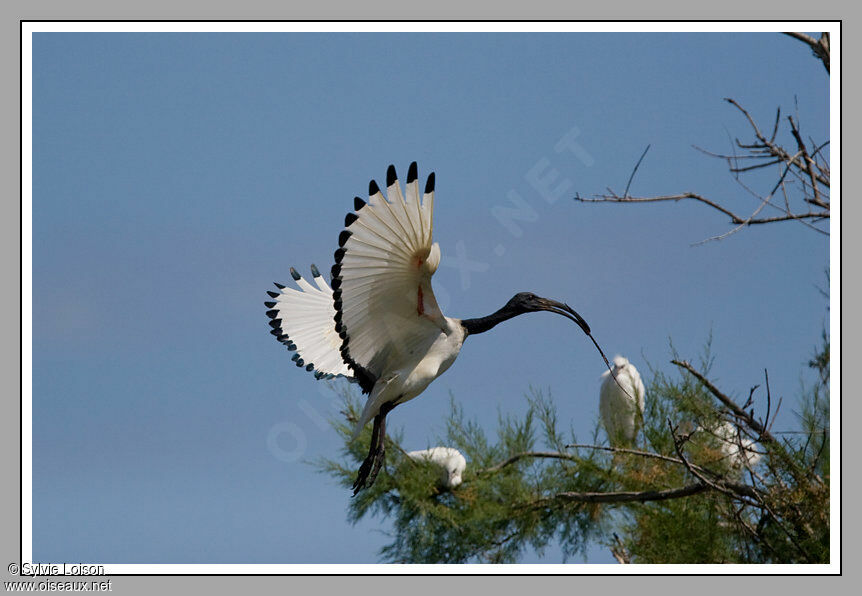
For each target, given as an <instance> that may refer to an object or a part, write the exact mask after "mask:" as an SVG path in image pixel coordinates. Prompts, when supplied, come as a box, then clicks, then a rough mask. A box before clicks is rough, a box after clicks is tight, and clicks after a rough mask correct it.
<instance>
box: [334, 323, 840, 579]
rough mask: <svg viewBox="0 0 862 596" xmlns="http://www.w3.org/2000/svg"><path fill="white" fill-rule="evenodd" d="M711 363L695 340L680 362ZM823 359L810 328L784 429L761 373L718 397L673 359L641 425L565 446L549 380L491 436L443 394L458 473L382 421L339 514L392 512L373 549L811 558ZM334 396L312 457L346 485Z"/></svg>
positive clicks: (824, 535)
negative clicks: (322, 450)
mask: <svg viewBox="0 0 862 596" xmlns="http://www.w3.org/2000/svg"><path fill="white" fill-rule="evenodd" d="M674 356H675V358H674V362H677V363H680V362H681V361H680V360H679V359H678V357H677V355H676V354H675V353H674ZM685 364H687V363H685ZM710 365H711V359H710V357H709V353H708V347H707V354H706V355H705V356H704V357H703V358H702V359H701V362H700V363H699V366H698V367H693V366H691V370H693V371H695V373H697V374H699V375H700V376H702V377H703V378H704V379H708V375H709V368H710ZM828 365H829V345H828V341H827V340H826V338H825V337H824V343H823V346H822V347H821V348H820V349H819V350H818V351H817V353H816V354H815V356H814V358H813V359H812V362H811V366H812V368H814V369H815V370H817V371H818V373H820V376H819V378H818V381H817V382H816V384H815V385H814V386H813V387H809V388H806V389H805V391H804V394H803V399H802V402H801V407H800V409H799V414H798V421H799V427H798V429H796V430H794V431H793V432H792V433H787V434H779V433H777V432H775V433H773V431H771V430H770V429H769V428H768V426H769V425H770V424H771V423H770V421H769V417H770V416H773V415H774V413H775V412H774V410H775V408H776V406H777V403H776V401H774V400H773V398H772V396H771V395H760V397H759V399H758V395H759V394H758V391H760V393H767V389H768V387H762V388H757V387H756V388H753V389H751V390H750V392H749V393H750V396H749V399H747V400H746V401H744V402H742V403H738V404H737V403H735V402H732V401H731V402H730V403H725V401H724V400H729V398H727V396H726V395H724V394H722V393H721V392H720V390H718V389H717V388H716V387H714V385H713V386H712V389H710V387H709V386H707V385H706V383H704V382H703V381H702V380H700V379H699V378H698V376H697V375H696V374H694V373H692V372H690V371H689V370H688V369H687V368H685V367H684V366H681V365H679V364H678V365H677V367H676V370H674V371H673V373H672V374H670V373H665V372H662V371H658V370H652V371H651V373H652V378H651V381H650V383H649V384H648V389H647V408H646V411H645V412H644V417H643V426H642V433H641V434H640V435H639V437H638V444H637V445H635V446H633V447H631V448H625V449H624V448H614V447H609V446H607V444H597V442H598V437H599V436H603V435H600V434H599V429H598V428H597V429H596V431H595V435H594V437H593V442H592V443H591V444H590V445H587V446H574V444H576V443H577V442H576V440H575V437H574V436H573V435H571V434H570V435H569V436H564V434H563V433H562V432H561V431H560V429H559V424H558V421H557V416H556V408H555V407H554V402H553V399H552V398H551V396H550V394H549V393H547V392H544V391H541V390H538V389H532V388H531V389H530V391H529V393H528V395H527V396H526V402H527V403H526V406H527V410H526V413H525V414H523V415H521V416H513V415H500V417H499V423H498V428H497V431H496V436H494V437H489V436H487V435H486V433H485V431H484V430H483V429H482V428H481V427H480V426H479V425H478V424H477V423H476V422H475V421H471V420H468V419H466V418H465V416H464V413H463V410H462V409H461V408H460V407H459V405H458V403H457V401H456V400H455V399H452V400H451V412H450V414H449V416H448V419H447V420H446V437H445V442H444V443H443V444H445V445H446V446H450V447H455V448H456V449H458V450H459V451H461V453H462V454H463V455H464V456H465V457H466V459H467V462H468V464H467V469H466V471H465V472H464V474H463V483H462V484H461V485H459V486H457V487H455V488H454V489H449V488H446V487H445V486H443V485H441V484H440V474H439V470H438V469H437V468H436V464H434V463H433V462H424V461H421V462H420V461H415V460H413V459H411V458H409V457H407V454H406V453H405V452H404V451H403V450H402V449H401V447H400V445H399V444H400V434H399V433H398V432H397V431H396V432H393V433H392V434H391V436H390V437H389V438H388V440H387V447H386V466H385V467H384V469H383V470H382V471H381V473H380V475H379V476H378V478H377V481H376V482H375V484H374V485H373V486H371V487H370V488H367V489H365V490H363V491H361V492H360V493H359V494H358V495H357V496H356V497H354V498H351V499H350V501H349V506H348V518H349V519H350V520H351V521H353V522H356V521H358V520H359V519H362V518H364V517H365V516H368V515H372V516H377V517H379V518H388V519H390V520H391V522H392V542H391V543H390V544H388V545H386V546H385V547H384V548H383V549H382V551H381V552H380V557H381V560H382V561H387V562H399V563H467V562H484V563H513V562H517V561H518V560H519V559H520V557H521V556H522V555H523V553H524V552H525V550H527V549H530V548H532V549H534V550H536V551H537V552H539V553H541V552H542V551H543V549H544V548H546V547H547V546H548V545H549V544H552V543H557V544H559V545H560V546H561V547H562V550H563V553H564V554H565V556H566V557H567V558H568V557H571V556H573V555H583V554H584V553H585V550H586V547H587V545H588V544H589V543H590V542H591V541H598V542H600V543H603V544H605V545H607V547H608V548H609V549H611V551H612V552H613V553H614V556H615V557H616V558H617V559H618V560H619V561H620V562H626V563H628V562H631V563H796V562H806V563H825V562H828V561H829V377H828ZM689 366H690V365H689ZM765 384H766V383H764V385H765ZM716 393H719V394H720V395H722V396H723V397H724V400H722V399H721V398H719V397H718V396H717V395H716ZM343 397H344V406H345V407H344V410H343V412H342V413H343V415H344V416H343V418H340V419H338V420H334V421H333V425H334V427H335V428H336V429H337V430H338V432H339V433H340V434H341V436H342V437H343V438H344V439H345V446H344V449H343V453H342V455H343V457H342V459H341V460H339V461H335V460H323V461H320V462H318V466H319V467H320V468H321V469H322V470H324V471H325V472H327V473H329V474H331V475H332V476H334V477H335V478H337V479H338V480H339V481H340V483H341V484H342V485H343V486H344V487H345V489H349V487H350V486H351V485H352V483H353V480H354V478H355V475H356V470H357V469H358V467H359V464H360V463H361V462H362V460H363V458H364V457H365V455H366V453H367V450H368V446H369V442H370V430H369V428H366V429H365V430H364V431H363V433H362V434H361V435H360V437H359V439H357V440H356V441H355V442H353V443H347V439H348V438H349V437H350V433H351V431H352V426H353V423H354V421H355V420H356V419H357V417H358V411H359V409H360V404H359V399H358V397H357V396H356V395H355V394H353V393H352V392H351V391H350V390H349V389H348V388H344V389H343ZM755 401H756V402H757V403H758V406H757V407H758V409H763V412H762V414H758V412H757V411H755V406H754V403H755ZM764 401H766V402H767V404H768V409H766V408H767V405H766V404H764V403H763V402H764ZM732 406H736V407H735V408H734V407H732Z"/></svg>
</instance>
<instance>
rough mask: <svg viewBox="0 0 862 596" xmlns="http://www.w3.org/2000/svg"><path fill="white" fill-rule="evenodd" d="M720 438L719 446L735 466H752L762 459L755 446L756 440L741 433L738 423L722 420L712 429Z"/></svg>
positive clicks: (725, 456) (732, 465)
mask: <svg viewBox="0 0 862 596" xmlns="http://www.w3.org/2000/svg"><path fill="white" fill-rule="evenodd" d="M712 434H713V435H715V436H716V437H717V438H718V440H719V448H720V449H721V453H722V455H723V456H724V458H725V459H726V460H727V461H728V463H730V465H731V467H733V468H742V467H743V466H748V467H752V466H754V465H756V464H757V462H759V461H760V454H759V453H758V452H757V451H756V450H755V448H754V444H755V443H754V440H753V439H750V438H748V437H746V436H745V435H744V434H743V435H740V431H739V429H738V428H737V427H736V425H734V424H731V423H730V422H722V423H720V424H719V425H718V426H717V427H715V429H714V430H713V431H712Z"/></svg>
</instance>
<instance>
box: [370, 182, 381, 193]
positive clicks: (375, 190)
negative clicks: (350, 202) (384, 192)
mask: <svg viewBox="0 0 862 596" xmlns="http://www.w3.org/2000/svg"><path fill="white" fill-rule="evenodd" d="M379 192H380V187H379V186H377V182H375V181H374V180H372V181H371V182H369V183H368V196H369V197H373V196H374V195H376V194H377V193H379Z"/></svg>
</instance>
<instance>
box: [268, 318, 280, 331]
mask: <svg viewBox="0 0 862 596" xmlns="http://www.w3.org/2000/svg"><path fill="white" fill-rule="evenodd" d="M269 326H270V327H272V328H273V329H281V319H273V320H271V321H270V322H269Z"/></svg>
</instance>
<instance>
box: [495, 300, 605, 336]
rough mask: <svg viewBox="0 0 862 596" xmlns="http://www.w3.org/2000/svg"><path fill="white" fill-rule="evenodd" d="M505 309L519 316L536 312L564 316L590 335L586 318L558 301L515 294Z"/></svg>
mask: <svg viewBox="0 0 862 596" xmlns="http://www.w3.org/2000/svg"><path fill="white" fill-rule="evenodd" d="M503 308H505V309H507V310H510V311H512V312H514V313H517V314H522V313H527V312H536V311H539V310H547V311H548V312H555V313H557V314H558V315H563V316H564V317H566V318H567V319H571V320H572V321H574V322H575V323H577V324H578V326H579V327H580V328H581V329H583V330H584V333H586V334H587V335H589V334H590V326H589V325H587V322H586V321H585V320H584V318H583V317H582V316H581V315H579V314H578V313H576V312H575V311H574V310H573V309H572V307H571V306H569V305H568V304H565V303H564V302H557V301H556V300H551V299H550V298H542V297H541V296H536V295H535V294H533V293H532V292H520V293H518V294H515V295H514V296H512V299H511V300H509V302H508V303H506V306H504V307H503Z"/></svg>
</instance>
